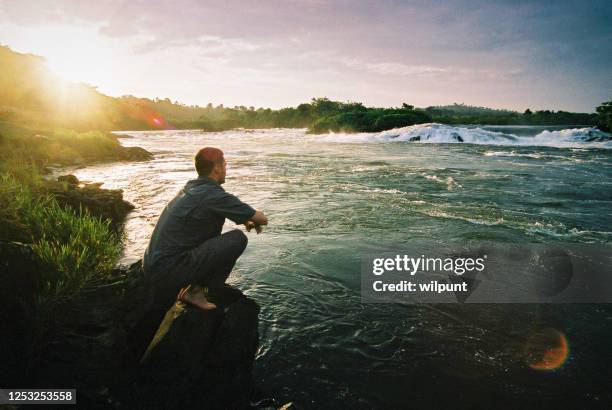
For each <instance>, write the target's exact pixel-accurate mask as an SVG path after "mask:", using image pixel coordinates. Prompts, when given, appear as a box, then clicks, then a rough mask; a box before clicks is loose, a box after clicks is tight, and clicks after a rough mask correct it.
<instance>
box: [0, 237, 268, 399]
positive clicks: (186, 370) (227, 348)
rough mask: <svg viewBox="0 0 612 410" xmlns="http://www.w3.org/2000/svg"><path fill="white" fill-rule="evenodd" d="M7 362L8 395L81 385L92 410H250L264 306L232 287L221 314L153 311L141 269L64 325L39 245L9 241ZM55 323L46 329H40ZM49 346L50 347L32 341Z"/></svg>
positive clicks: (0, 253) (5, 259)
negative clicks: (50, 298) (44, 302)
mask: <svg viewBox="0 0 612 410" xmlns="http://www.w3.org/2000/svg"><path fill="white" fill-rule="evenodd" d="M0 261H1V263H0V291H1V292H0V293H1V295H0V296H1V297H2V298H1V300H0V304H2V306H0V308H1V309H0V312H1V313H2V314H1V315H0V316H2V321H1V322H2V324H1V325H0V326H1V327H2V329H0V330H1V331H2V333H1V334H2V335H6V337H3V338H0V359H1V360H2V362H3V363H5V364H7V366H5V367H6V369H5V370H7V371H5V372H3V374H2V375H0V382H1V383H2V385H6V386H9V385H10V386H24V387H28V386H34V385H37V386H46V387H48V388H61V387H66V386H71V387H73V388H76V389H77V391H78V396H77V401H78V407H80V408H87V409H145V408H146V409H151V408H155V409H246V408H249V402H250V398H251V397H252V395H253V391H254V390H253V384H252V373H251V372H252V368H253V363H254V360H255V352H256V349H257V346H258V332H257V328H258V314H259V306H258V305H257V303H255V302H254V301H253V300H251V299H249V298H247V297H246V296H244V295H243V294H242V293H241V292H240V291H239V290H237V289H235V288H232V287H230V286H226V287H225V288H224V289H223V290H222V291H220V292H218V293H217V294H215V295H212V296H213V298H214V300H215V302H216V303H217V304H218V306H219V308H218V309H214V310H211V311H202V310H199V309H196V308H193V307H190V306H186V305H184V304H182V303H180V302H177V303H176V304H175V305H174V306H172V307H171V308H170V310H168V311H167V312H160V311H159V310H158V311H155V310H151V309H149V308H148V307H147V304H146V300H147V291H146V290H147V288H148V287H149V286H150V283H149V282H148V281H147V279H146V278H145V277H144V275H143V272H142V268H141V263H140V262H138V263H135V264H133V265H131V266H130V267H128V268H125V269H118V270H116V271H115V272H114V275H115V277H116V282H115V283H113V284H112V286H111V285H109V286H103V287H97V288H95V289H91V290H89V291H87V292H84V293H83V294H82V295H79V297H77V298H75V299H74V300H73V301H72V302H71V307H72V308H71V309H68V310H67V311H66V312H67V313H65V314H63V315H62V317H54V316H53V312H38V311H37V309H36V306H37V304H36V303H35V302H34V301H35V299H36V296H37V293H38V292H39V290H40V289H41V287H44V286H45V282H46V281H48V280H49V278H50V277H52V276H53V275H54V274H53V273H50V272H49V271H48V269H49V267H48V266H44V265H43V264H41V263H40V262H38V261H36V257H35V255H34V254H33V252H32V251H31V248H30V246H29V245H25V244H21V243H17V242H0ZM41 315H42V316H45V317H46V320H45V322H44V323H45V325H46V326H47V327H46V328H45V329H41V328H33V325H32V324H33V323H40V321H39V320H38V318H40V316H41ZM41 336H42V337H44V340H46V341H47V342H46V343H42V344H37V345H36V346H38V348H37V349H35V350H33V349H32V346H33V343H32V341H33V340H35V338H36V337H41Z"/></svg>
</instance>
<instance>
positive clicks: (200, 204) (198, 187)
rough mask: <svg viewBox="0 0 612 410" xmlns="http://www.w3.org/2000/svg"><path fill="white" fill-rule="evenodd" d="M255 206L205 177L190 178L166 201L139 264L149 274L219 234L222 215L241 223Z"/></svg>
mask: <svg viewBox="0 0 612 410" xmlns="http://www.w3.org/2000/svg"><path fill="white" fill-rule="evenodd" d="M254 214H255V209H253V208H252V207H250V206H249V205H247V204H245V203H244V202H242V201H240V200H239V199H238V198H236V197H235V196H234V195H232V194H230V193H228V192H225V190H224V189H223V188H222V187H221V185H219V184H218V183H217V182H216V181H214V180H212V179H210V178H208V177H199V178H197V179H192V180H191V181H188V182H187V184H185V187H184V188H183V189H182V190H181V191H180V192H179V193H178V194H177V195H176V196H175V197H174V198H173V199H172V200H171V201H170V202H169V203H168V205H166V207H165V208H164V210H163V211H162V213H161V215H160V217H159V220H158V221H157V225H155V229H154V230H153V234H152V235H151V240H150V242H149V246H148V247H147V250H146V251H145V254H144V260H143V266H144V271H145V273H147V274H149V273H152V272H154V271H155V270H157V269H158V268H160V269H164V266H172V264H174V263H176V262H177V261H178V260H179V259H180V258H181V257H182V256H183V255H184V253H185V252H186V251H188V250H190V249H192V248H195V247H196V246H198V245H200V244H201V243H203V242H204V241H206V240H207V239H210V238H213V237H215V236H217V235H220V234H221V229H222V228H223V224H224V223H225V218H228V219H231V220H232V221H234V222H235V223H237V224H243V223H245V222H246V221H248V220H249V219H251V217H252V216H253V215H254Z"/></svg>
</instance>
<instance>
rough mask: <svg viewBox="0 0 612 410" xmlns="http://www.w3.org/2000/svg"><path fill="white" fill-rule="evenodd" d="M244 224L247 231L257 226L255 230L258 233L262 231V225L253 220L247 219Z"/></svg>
mask: <svg viewBox="0 0 612 410" xmlns="http://www.w3.org/2000/svg"><path fill="white" fill-rule="evenodd" d="M244 226H246V230H247V232H251V229H253V228H255V232H257V233H258V234H260V233H261V225H258V224H256V223H255V222H253V221H246V222H245V223H244Z"/></svg>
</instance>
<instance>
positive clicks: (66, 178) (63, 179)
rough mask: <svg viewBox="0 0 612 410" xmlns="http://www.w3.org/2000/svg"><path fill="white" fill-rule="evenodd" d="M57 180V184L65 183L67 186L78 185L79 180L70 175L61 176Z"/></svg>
mask: <svg viewBox="0 0 612 410" xmlns="http://www.w3.org/2000/svg"><path fill="white" fill-rule="evenodd" d="M57 180H58V181H59V182H66V183H67V184H69V185H79V179H78V178H77V177H76V176H74V175H72V174H69V175H61V176H59V177H57Z"/></svg>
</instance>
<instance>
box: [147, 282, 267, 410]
mask: <svg viewBox="0 0 612 410" xmlns="http://www.w3.org/2000/svg"><path fill="white" fill-rule="evenodd" d="M211 298H212V299H213V300H214V301H215V303H216V304H217V305H218V306H219V308H218V309H214V310H210V311H202V310H200V309H197V308H193V307H191V306H186V305H185V304H183V303H181V302H177V303H176V304H175V305H174V306H173V307H172V308H171V309H170V310H169V311H168V312H167V313H166V316H165V317H164V320H163V321H162V323H161V325H160V326H159V329H158V330H157V333H156V334H155V337H154V338H153V340H152V341H151V344H150V345H149V347H148V348H147V350H146V352H145V354H144V355H143V358H142V364H141V371H140V376H139V378H138V381H137V389H136V391H137V396H138V398H139V399H138V402H139V403H142V406H143V407H146V408H164V409H174V408H177V409H178V408H180V409H183V408H190V409H196V408H197V409H199V408H206V409H242V408H248V406H249V397H250V392H251V388H252V368H253V362H254V360H255V352H256V349H257V344H258V333H257V327H258V314H259V306H258V305H257V304H256V303H255V302H254V301H253V300H251V299H249V298H247V297H245V296H244V295H243V294H242V293H241V292H240V291H238V290H236V289H234V288H231V287H229V286H226V287H225V288H224V289H223V290H222V291H220V292H219V293H217V294H214V295H211Z"/></svg>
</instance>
